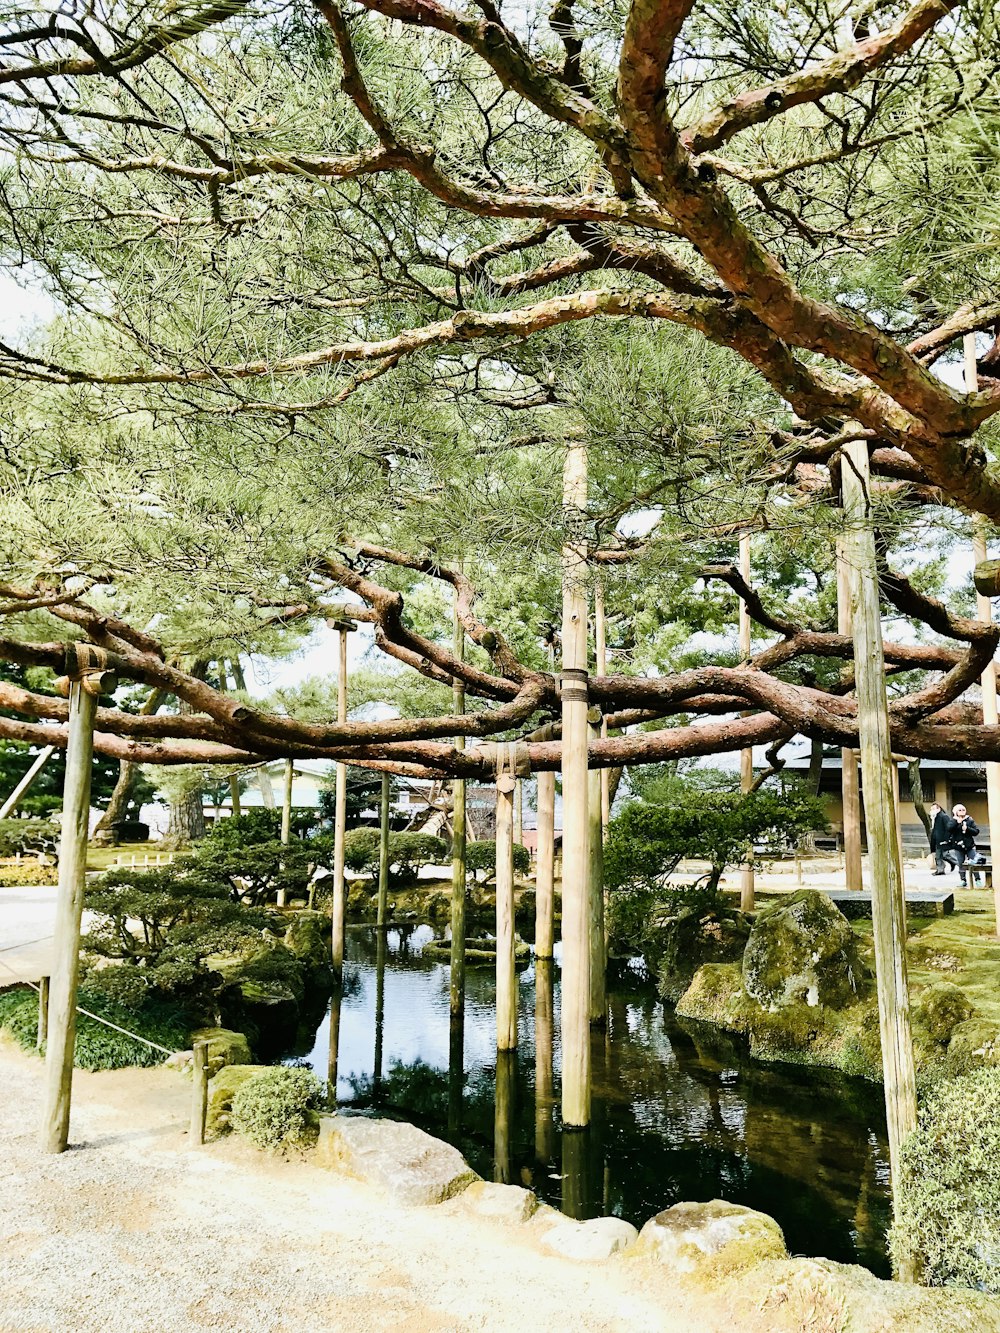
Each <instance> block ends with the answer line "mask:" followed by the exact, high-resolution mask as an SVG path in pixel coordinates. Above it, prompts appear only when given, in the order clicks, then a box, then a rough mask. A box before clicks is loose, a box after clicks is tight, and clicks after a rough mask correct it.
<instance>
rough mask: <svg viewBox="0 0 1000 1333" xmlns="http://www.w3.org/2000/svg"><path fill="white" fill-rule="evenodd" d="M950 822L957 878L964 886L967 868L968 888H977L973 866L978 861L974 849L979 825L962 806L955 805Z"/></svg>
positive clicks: (977, 878)
mask: <svg viewBox="0 0 1000 1333" xmlns="http://www.w3.org/2000/svg"><path fill="white" fill-rule="evenodd" d="M951 813H952V822H953V823H954V825H955V827H954V829H953V830H952V833H951V843H952V847H953V849H954V852H955V853H956V854H957V856H958V860H957V861H956V863H955V864H956V865H957V866H958V876H959V879H960V880H961V881H962V885H963V887H965V886H966V882H967V881H966V867H968V887H970V888H971V887H972V886H973V885H975V887H976V888H978V887H979V876H978V875H977V874H976V872H975V870H974V869H973V866H975V864H976V862H977V861H978V860H979V859H980V857H979V852H978V850H977V849H976V835H977V834H978V833H979V825H978V824H977V823H976V821H975V820H974V819H973V818H972V816H971V815H970V814H969V812H968V810H966V808H965V806H964V805H956V806H955V807H954V808H953V809H952V812H951Z"/></svg>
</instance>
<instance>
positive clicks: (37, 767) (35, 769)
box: [0, 745, 56, 819]
mask: <svg viewBox="0 0 1000 1333" xmlns="http://www.w3.org/2000/svg"><path fill="white" fill-rule="evenodd" d="M55 752H56V747H55V746H54V745H46V746H45V748H44V750H40V751H39V752H38V754H37V755H36V756H35V760H34V763H33V764H32V765H31V767H30V768H29V769H28V771H27V773H25V775H24V777H23V778H22V779H21V781H20V782H19V783H18V784H17V786H16V787H15V788H14V790H13V791H12V792H11V794H10V795H9V796H8V797H7V799H6V801H4V803H3V805H0V819H6V818H7V816H8V815H9V814H10V812H11V811H12V810H16V809H17V807H18V805H19V804H20V801H21V797H22V796H23V795H24V794H25V792H26V791H27V790H28V788H29V787H30V786H31V784H32V783H33V782H34V780H35V778H37V777H38V775H39V773H41V771H42V769H43V768H44V767H45V765H46V764H47V763H48V762H49V760H50V759H51V758H52V756H53V755H54V754H55Z"/></svg>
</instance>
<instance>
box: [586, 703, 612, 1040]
mask: <svg viewBox="0 0 1000 1333" xmlns="http://www.w3.org/2000/svg"><path fill="white" fill-rule="evenodd" d="M593 714H594V710H593V709H591V716H593ZM590 734H591V736H592V737H593V739H595V740H598V739H600V735H601V723H600V722H597V723H595V724H592V725H591V729H590ZM602 776H603V774H602V770H601V769H598V768H593V769H591V770H590V773H589V775H588V781H589V783H590V791H589V794H588V806H589V809H588V820H589V824H590V865H589V867H588V885H589V900H590V1021H591V1023H592V1024H593V1025H595V1026H600V1025H602V1024H603V1023H604V1022H605V1020H606V1017H607V970H608V959H607V949H606V944H605V938H604V824H603V822H602V820H601V778H602Z"/></svg>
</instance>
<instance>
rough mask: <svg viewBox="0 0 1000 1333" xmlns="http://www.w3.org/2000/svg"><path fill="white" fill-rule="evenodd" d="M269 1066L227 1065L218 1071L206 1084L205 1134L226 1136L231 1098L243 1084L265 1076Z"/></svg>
mask: <svg viewBox="0 0 1000 1333" xmlns="http://www.w3.org/2000/svg"><path fill="white" fill-rule="evenodd" d="M271 1067H272V1066H270V1065H251V1064H246V1065H227V1066H226V1067H225V1068H224V1069H220V1070H219V1072H218V1073H217V1074H216V1075H215V1077H214V1078H212V1079H209V1083H208V1114H207V1115H206V1117H205V1131H206V1133H207V1134H209V1135H212V1134H226V1133H228V1131H229V1128H230V1125H229V1115H230V1112H231V1111H232V1108H233V1098H234V1097H235V1096H236V1094H237V1092H238V1091H239V1090H240V1088H242V1086H243V1084H244V1083H246V1082H247V1081H248V1080H250V1079H252V1078H258V1077H259V1076H260V1075H261V1074H266V1073H267V1071H268V1070H269V1069H270V1068H271Z"/></svg>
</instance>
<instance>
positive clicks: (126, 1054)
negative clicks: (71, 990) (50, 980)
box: [0, 987, 190, 1069]
mask: <svg viewBox="0 0 1000 1333" xmlns="http://www.w3.org/2000/svg"><path fill="white" fill-rule="evenodd" d="M79 1003H80V1004H81V1005H82V1007H83V1008H84V1009H89V1010H91V1012H92V1013H95V1014H100V1015H101V1016H102V1017H103V1018H107V1019H109V1020H110V1021H111V1022H112V1023H117V1024H118V1025H119V1026H120V1027H124V1028H128V1029H129V1030H130V1031H131V1032H138V1033H139V1034H141V1035H142V1036H144V1037H148V1038H149V1040H150V1041H155V1042H157V1043H159V1045H161V1046H166V1047H167V1049H168V1050H170V1051H182V1050H185V1049H186V1048H187V1047H188V1046H189V1045H190V1042H189V1040H188V1031H187V1026H186V1024H185V1022H184V1020H183V1018H182V1017H181V1015H180V1014H179V1013H178V1011H177V1010H176V1009H173V1008H172V1007H170V1006H168V1005H162V1004H147V1005H145V1006H144V1007H143V1008H142V1009H141V1010H140V1011H139V1012H138V1013H134V1012H132V1011H130V1010H127V1009H122V1008H120V1007H119V1006H118V1005H115V1004H111V1003H109V1002H108V1000H107V999H105V997H104V996H102V995H97V994H93V993H91V992H89V991H86V990H81V991H80V995H79ZM0 1028H4V1029H6V1031H7V1032H9V1033H10V1034H11V1036H12V1037H13V1038H14V1040H15V1041H17V1042H18V1043H19V1044H20V1045H21V1046H23V1047H25V1049H26V1050H31V1051H33V1050H34V1049H35V1038H36V1035H37V1032H38V995H37V994H36V993H35V991H33V990H30V989H28V988H26V987H18V988H17V989H14V990H9V991H4V992H2V993H0ZM166 1058H167V1057H166V1056H165V1055H164V1054H163V1052H162V1051H155V1050H153V1049H152V1048H151V1047H149V1046H145V1045H143V1043H142V1042H139V1041H134V1040H133V1039H132V1038H131V1037H126V1036H124V1035H123V1034H122V1033H120V1032H115V1031H114V1029H113V1028H109V1027H105V1026H104V1024H103V1023H97V1022H95V1021H94V1019H92V1018H87V1017H85V1016H84V1015H83V1014H78V1015H77V1020H76V1046H75V1048H74V1060H73V1063H74V1064H75V1065H76V1066H77V1067H78V1068H79V1069H124V1068H126V1067H127V1066H129V1065H144V1066H145V1065H158V1064H162V1063H163V1061H164V1060H165V1059H166Z"/></svg>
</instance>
